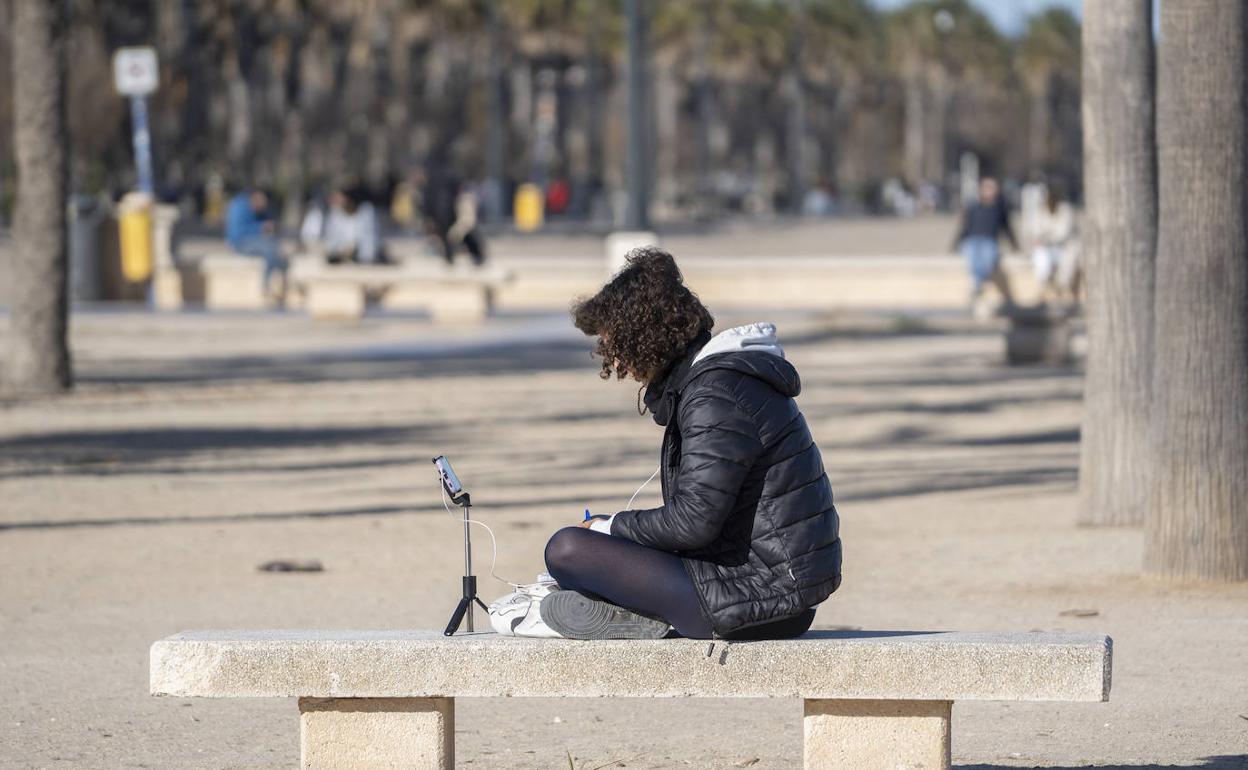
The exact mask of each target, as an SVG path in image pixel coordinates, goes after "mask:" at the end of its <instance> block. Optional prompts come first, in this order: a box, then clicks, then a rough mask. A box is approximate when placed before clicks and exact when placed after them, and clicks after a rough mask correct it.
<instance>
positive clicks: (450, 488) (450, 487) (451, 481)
mask: <svg viewBox="0 0 1248 770" xmlns="http://www.w3.org/2000/svg"><path fill="white" fill-rule="evenodd" d="M433 464H434V465H436V466H438V475H439V476H441V477H442V484H443V485H445V486H446V491H447V493H448V494H450V496H451V497H455V496H456V495H458V494H459V493H460V492H463V491H464V487H463V485H462V484H460V483H459V477H458V476H456V475H455V471H454V470H453V469H452V468H451V461H450V460H448V459H446V458H445V457H443V456H441V455H439V456H437V457H435V458H433Z"/></svg>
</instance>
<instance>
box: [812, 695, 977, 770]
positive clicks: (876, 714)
mask: <svg viewBox="0 0 1248 770" xmlns="http://www.w3.org/2000/svg"><path fill="white" fill-rule="evenodd" d="M952 707H953V704H952V703H951V702H949V701H898V700H807V701H806V716H805V720H804V721H805V725H804V733H805V755H806V761H805V770H918V769H919V768H923V770H949V715H950V713H951V711H952Z"/></svg>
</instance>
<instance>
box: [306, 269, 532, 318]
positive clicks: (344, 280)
mask: <svg viewBox="0 0 1248 770" xmlns="http://www.w3.org/2000/svg"><path fill="white" fill-rule="evenodd" d="M288 280H289V284H290V287H291V289H292V291H294V292H297V293H301V294H302V295H303V306H304V309H305V310H307V311H308V313H309V314H311V316H312V317H313V318H338V319H354V318H359V317H361V316H362V315H364V309H365V308H366V307H367V306H368V305H369V304H373V303H376V304H380V305H382V306H384V307H386V308H389V309H394V310H424V311H426V312H428V313H429V314H430V315H431V316H433V320H434V321H436V322H438V323H465V322H467V323H472V322H477V321H482V320H484V319H485V318H486V317H487V316H489V314H490V313H491V311H492V310H493V308H494V294H495V292H496V291H497V290H498V289H499V288H500V287H502V286H503V285H505V284H506V283H508V282H510V281H511V280H512V274H511V273H510V272H509V271H505V270H500V269H497V268H493V267H469V266H467V265H462V266H456V267H448V266H445V265H438V264H428V263H415V264H407V263H405V264H399V265H328V264H325V263H324V262H321V261H319V260H302V261H296V262H294V263H293V264H292V265H291V268H290V273H289V278H288Z"/></svg>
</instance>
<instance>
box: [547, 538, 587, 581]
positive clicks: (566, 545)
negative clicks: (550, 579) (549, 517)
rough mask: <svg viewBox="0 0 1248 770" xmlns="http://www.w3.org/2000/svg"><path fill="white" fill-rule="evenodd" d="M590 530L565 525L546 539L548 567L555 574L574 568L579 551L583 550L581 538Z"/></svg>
mask: <svg viewBox="0 0 1248 770" xmlns="http://www.w3.org/2000/svg"><path fill="white" fill-rule="evenodd" d="M587 533H588V530H586V529H582V528H581V527H564V528H563V529H561V530H559V531H558V532H556V533H555V534H553V535H551V536H550V540H548V541H546V553H545V560H546V569H547V570H548V571H549V572H550V573H551V574H552V575H553V574H555V573H556V572H566V571H568V570H570V569H574V568H575V565H576V557H577V553H578V552H579V551H580V550H581V539H582V538H583V537H584V536H585V535H586V534H587Z"/></svg>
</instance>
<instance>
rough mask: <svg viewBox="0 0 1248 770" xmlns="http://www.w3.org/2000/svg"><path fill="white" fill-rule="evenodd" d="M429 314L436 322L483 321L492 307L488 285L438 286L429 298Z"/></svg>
mask: <svg viewBox="0 0 1248 770" xmlns="http://www.w3.org/2000/svg"><path fill="white" fill-rule="evenodd" d="M428 307H429V314H430V315H432V316H433V321H434V323H438V324H474V323H480V322H482V321H484V320H485V319H486V318H487V317H489V315H490V311H491V310H492V309H493V307H494V292H493V290H491V289H490V287H488V286H481V285H477V284H451V285H447V286H440V287H438V288H437V289H436V290H435V291H434V293H433V295H432V296H431V297H430V298H429V304H428Z"/></svg>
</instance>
